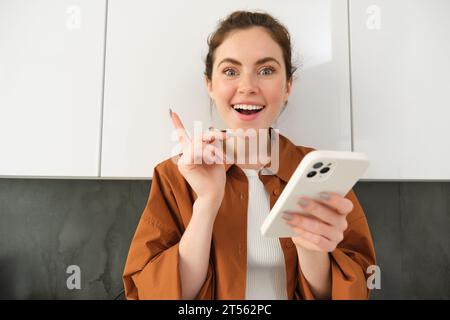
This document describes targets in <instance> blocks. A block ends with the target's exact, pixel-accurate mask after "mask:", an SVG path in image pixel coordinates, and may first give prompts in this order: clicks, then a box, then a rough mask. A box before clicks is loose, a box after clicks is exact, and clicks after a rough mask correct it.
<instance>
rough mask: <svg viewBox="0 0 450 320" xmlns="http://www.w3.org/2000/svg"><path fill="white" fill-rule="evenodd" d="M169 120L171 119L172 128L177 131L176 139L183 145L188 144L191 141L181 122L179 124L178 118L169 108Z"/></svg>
mask: <svg viewBox="0 0 450 320" xmlns="http://www.w3.org/2000/svg"><path fill="white" fill-rule="evenodd" d="M169 112H170V118H171V119H172V123H173V126H174V127H175V129H176V130H177V134H178V139H179V140H180V142H181V143H182V144H183V145H186V144H188V143H189V142H190V141H191V139H190V138H189V136H188V134H187V132H186V129H185V128H184V126H183V122H181V119H180V117H179V116H178V114H177V113H176V112H173V111H172V109H170V108H169Z"/></svg>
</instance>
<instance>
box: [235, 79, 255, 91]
mask: <svg viewBox="0 0 450 320" xmlns="http://www.w3.org/2000/svg"><path fill="white" fill-rule="evenodd" d="M238 91H239V93H256V92H257V91H258V83H257V80H256V79H254V77H253V76H252V75H243V76H241V81H240V82H239V88H238Z"/></svg>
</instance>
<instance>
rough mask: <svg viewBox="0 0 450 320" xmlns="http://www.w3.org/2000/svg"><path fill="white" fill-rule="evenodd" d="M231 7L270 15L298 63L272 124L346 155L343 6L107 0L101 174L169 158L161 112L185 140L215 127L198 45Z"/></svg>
mask: <svg viewBox="0 0 450 320" xmlns="http://www.w3.org/2000/svg"><path fill="white" fill-rule="evenodd" d="M238 9H246V10H255V9H260V10H264V11H267V12H269V13H271V14H273V15H274V16H275V17H277V18H279V19H280V21H281V22H283V23H284V24H285V25H286V26H287V28H288V29H289V31H290V33H291V36H292V41H293V45H294V60H295V62H296V63H297V64H300V63H302V64H303V67H302V68H301V69H299V70H298V72H297V78H298V79H297V80H296V81H295V82H294V87H293V92H292V94H291V97H290V99H289V106H288V108H287V109H286V110H285V112H284V114H283V115H282V116H281V118H280V119H279V121H278V124H277V125H275V126H276V127H278V128H280V132H281V133H283V134H285V135H287V136H288V137H289V138H290V139H291V140H292V141H294V142H295V143H297V144H302V145H310V146H314V147H316V148H327V149H340V150H351V127H350V119H351V118H350V87H349V56H348V25H347V23H348V19H347V1H345V0H339V1H335V0H333V1H330V0H321V1H312V0H310V1H298V0H296V1H294V0H290V1H283V3H282V4H281V3H280V2H275V1H269V0H264V1H261V0H259V1H256V0H255V1H237V0H233V1H222V2H216V1H214V2H213V1H201V0H193V1H181V0H176V1H170V2H167V1H165V2H164V1H144V0H133V1H120V0H109V2H108V21H107V25H108V32H107V45H106V73H105V98H104V101H105V104H104V113H103V116H104V118H103V139H102V160H101V176H102V177H104V178H136V179H140V178H148V177H150V176H151V174H152V171H153V167H154V166H155V165H156V164H157V163H158V162H160V161H162V160H164V159H167V158H169V157H170V156H171V155H172V154H173V150H174V147H175V146H176V144H177V142H176V140H174V139H172V138H174V136H172V133H173V128H172V124H171V121H170V119H169V112H168V108H169V107H172V108H173V109H174V111H177V112H178V113H179V114H180V116H181V117H182V119H183V121H184V122H185V124H186V127H187V129H188V130H189V131H190V132H191V134H192V133H193V128H194V126H193V123H194V120H199V121H202V122H203V129H205V130H206V129H207V127H209V125H210V124H213V125H215V126H216V127H220V125H221V123H220V121H217V119H218V115H217V113H215V112H213V113H212V115H211V114H210V110H209V97H208V94H207V91H206V88H205V84H204V78H203V71H204V58H205V56H206V53H207V44H206V41H207V38H208V35H209V34H210V33H211V32H212V31H213V30H214V29H215V26H216V24H217V22H218V20H219V19H223V18H225V16H226V15H228V14H229V13H231V12H232V11H234V10H238Z"/></svg>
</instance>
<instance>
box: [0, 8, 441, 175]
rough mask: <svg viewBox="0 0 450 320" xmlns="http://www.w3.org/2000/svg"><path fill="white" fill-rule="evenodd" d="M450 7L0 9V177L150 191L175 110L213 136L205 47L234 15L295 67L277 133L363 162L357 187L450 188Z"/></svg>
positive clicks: (169, 142)
mask: <svg viewBox="0 0 450 320" xmlns="http://www.w3.org/2000/svg"><path fill="white" fill-rule="evenodd" d="M348 3H349V7H348ZM373 5H375V7H373ZM370 6H372V7H371V8H369V7H370ZM449 6H450V2H447V1H445V0H432V1H425V0H414V1H410V0H408V1H406V0H405V1H403V0H395V1H392V0H391V1H370V2H369V1H365V0H358V1H354V0H350V1H349V2H348V1H347V0H337V1H336V0H320V1H316V0H303V1H298V0H290V1H283V4H280V2H275V1H272V0H271V1H268V0H264V1H262V0H259V1H257V0H254V1H238V0H232V1H227V2H208V1H202V0H193V1H181V0H175V1H171V2H170V3H168V2H163V1H161V2H160V1H144V0H132V1H120V0H108V1H106V0H95V1H93V0H91V1H89V0H85V1H81V0H79V1H58V0H40V1H23V0H22V1H16V0H0V150H1V152H2V154H1V157H0V177H29V178H34V177H39V178H40V177H54V178H87V179H89V178H92V179H143V178H144V179H146V178H150V177H151V174H152V170H153V167H154V166H155V165H156V164H157V163H158V162H160V161H162V160H164V159H167V158H168V157H170V156H171V151H172V149H173V148H174V146H175V145H176V141H175V140H173V139H171V138H173V137H171V133H173V130H172V125H171V122H170V121H169V120H170V119H169V117H168V108H169V107H172V108H173V109H174V110H175V111H177V112H178V113H179V114H180V115H181V116H182V119H183V121H184V122H185V124H186V125H187V128H188V129H189V130H190V131H191V132H192V130H193V122H194V120H201V121H203V123H204V129H207V127H208V126H209V125H211V124H212V125H215V126H216V127H220V126H221V123H220V121H218V115H217V114H216V113H214V112H213V113H212V114H210V109H209V99H208V95H207V92H206V89H205V85H204V78H203V71H204V58H205V56H206V52H207V45H206V40H207V37H208V35H209V34H210V33H211V32H212V31H213V30H214V28H215V26H216V24H217V21H218V20H219V19H221V18H224V17H225V16H226V15H227V14H229V13H230V12H232V11H234V10H237V9H248V10H254V9H261V10H265V11H268V12H269V13H271V14H273V15H274V16H275V17H277V18H279V19H280V21H282V22H283V23H284V24H285V25H286V26H287V28H288V29H289V31H290V32H291V36H292V39H293V50H294V51H293V54H294V62H295V63H296V64H303V67H302V68H300V69H299V70H298V72H297V77H298V79H296V80H295V81H294V86H293V92H292V94H291V97H290V99H289V106H288V108H287V109H286V110H285V113H284V114H283V115H282V117H281V118H280V120H279V121H278V123H277V124H276V125H275V127H278V128H280V132H281V133H283V134H285V135H286V136H288V137H289V138H290V139H291V140H292V141H294V142H295V143H297V144H300V145H306V146H313V147H315V148H317V149H336V150H352V146H353V150H354V151H362V152H366V153H367V154H368V155H369V157H370V158H371V166H370V167H369V170H368V172H367V174H366V175H365V177H364V178H365V179H436V180H442V179H450V168H448V167H445V165H444V164H445V163H446V162H449V160H450V148H449V144H448V142H447V141H446V137H448V136H449V135H450V132H449V130H450V129H448V126H447V125H446V122H447V119H448V118H450V117H449V113H448V108H447V107H448V106H450V93H449V92H450V90H448V88H450V62H449V58H448V57H449V56H450V44H449V42H448V40H447V41H445V39H447V38H448V34H449V33H450V31H449V30H450V26H449V19H447V18H446V13H447V12H449V9H450V8H449ZM368 8H369V11H368ZM377 8H378V9H379V10H378V11H377ZM374 10H375V11H374ZM377 12H378V14H377ZM348 13H350V15H348ZM349 22H350V23H349ZM368 23H369V27H368ZM378 27H379V29H378ZM105 28H106V30H105ZM105 31H106V32H105ZM349 34H350V35H351V38H350V39H349V37H348V36H349ZM105 41H106V43H105ZM349 47H350V50H349ZM103 79H104V82H103ZM350 85H351V86H350ZM352 134H353V136H352Z"/></svg>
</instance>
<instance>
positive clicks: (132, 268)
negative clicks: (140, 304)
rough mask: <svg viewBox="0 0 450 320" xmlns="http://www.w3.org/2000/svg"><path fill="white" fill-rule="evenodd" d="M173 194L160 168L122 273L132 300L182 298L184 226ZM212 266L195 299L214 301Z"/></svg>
mask: <svg viewBox="0 0 450 320" xmlns="http://www.w3.org/2000/svg"><path fill="white" fill-rule="evenodd" d="M179 217H180V214H179V209H178V207H177V205H176V200H175V197H174V193H173V192H172V190H171V188H170V184H169V182H168V181H167V178H164V177H163V176H162V174H161V173H160V171H159V169H158V166H157V167H156V168H155V170H154V173H153V179H152V184H151V190H150V195H149V198H148V201H147V204H146V207H145V209H144V212H143V213H142V216H141V218H140V221H139V224H138V226H137V229H136V232H135V234H134V237H133V240H132V242H131V245H130V249H129V252H128V257H127V261H126V264H125V269H124V273H123V283H124V288H125V296H126V298H127V299H129V300H138V299H139V300H141V299H167V300H175V299H181V298H182V291H181V278H180V272H179V263H180V260H179V254H178V247H179V242H180V240H181V236H182V233H183V231H184V230H183V229H184V228H183V226H182V223H181V218H179ZM212 270H213V269H212V265H211V263H210V265H209V267H208V273H207V276H206V280H205V283H204V284H203V286H202V287H201V289H200V291H199V293H198V295H197V297H196V298H195V299H211V298H212Z"/></svg>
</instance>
